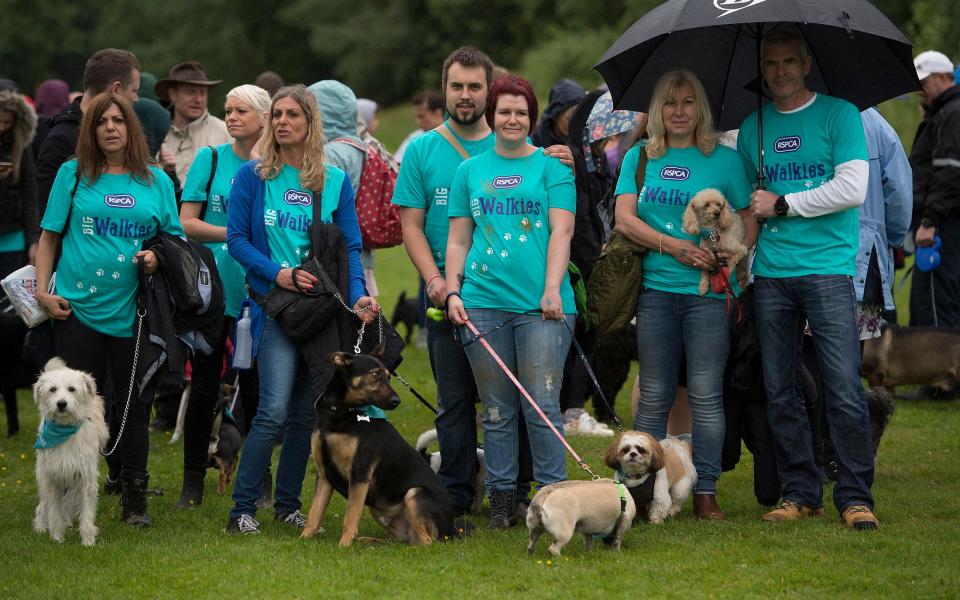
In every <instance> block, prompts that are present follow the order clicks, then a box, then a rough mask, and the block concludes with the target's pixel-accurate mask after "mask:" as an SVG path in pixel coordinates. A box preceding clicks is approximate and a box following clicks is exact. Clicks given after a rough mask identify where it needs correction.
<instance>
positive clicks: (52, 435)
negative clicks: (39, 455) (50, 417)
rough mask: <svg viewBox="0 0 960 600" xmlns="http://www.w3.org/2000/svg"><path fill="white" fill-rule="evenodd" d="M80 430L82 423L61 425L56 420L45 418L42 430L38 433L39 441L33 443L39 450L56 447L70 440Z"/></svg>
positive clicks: (41, 426)
mask: <svg viewBox="0 0 960 600" xmlns="http://www.w3.org/2000/svg"><path fill="white" fill-rule="evenodd" d="M78 431H80V425H60V424H59V423H56V422H54V421H47V420H46V419H44V421H43V423H42V424H41V425H40V432H39V433H38V434H37V441H36V442H34V443H33V447H34V448H36V449H38V450H47V449H49V448H55V447H56V446H59V445H60V444H62V443H64V442H65V441H67V440H69V439H70V438H71V437H72V436H73V434H75V433H76V432H78Z"/></svg>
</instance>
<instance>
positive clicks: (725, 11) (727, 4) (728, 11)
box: [713, 0, 767, 19]
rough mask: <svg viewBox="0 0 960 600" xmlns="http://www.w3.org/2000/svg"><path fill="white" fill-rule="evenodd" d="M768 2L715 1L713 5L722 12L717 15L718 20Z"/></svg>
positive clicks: (742, 0)
mask: <svg viewBox="0 0 960 600" xmlns="http://www.w3.org/2000/svg"><path fill="white" fill-rule="evenodd" d="M766 1H767V0H713V5H714V6H715V7H716V8H717V10H719V11H720V14H719V15H717V18H718V19H719V18H720V17H725V16H727V15H732V14H733V13H735V12H739V11H741V10H743V9H745V8H750V7H751V6H756V5H757V4H761V3H763V2H766Z"/></svg>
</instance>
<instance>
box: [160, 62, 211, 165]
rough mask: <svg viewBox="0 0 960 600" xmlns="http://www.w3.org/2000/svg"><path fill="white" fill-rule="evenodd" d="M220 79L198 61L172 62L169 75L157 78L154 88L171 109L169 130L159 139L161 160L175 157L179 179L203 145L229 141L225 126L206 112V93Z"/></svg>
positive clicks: (166, 160)
mask: <svg viewBox="0 0 960 600" xmlns="http://www.w3.org/2000/svg"><path fill="white" fill-rule="evenodd" d="M222 81H223V80H222V79H210V78H209V77H207V74H206V73H205V72H204V70H203V65H202V64H200V63H199V62H198V61H195V60H190V61H187V62H182V63H180V64H178V65H174V67H173V68H172V69H170V75H169V76H168V77H166V78H164V79H161V80H159V81H157V84H156V85H155V86H154V88H153V89H154V91H156V92H157V97H158V98H159V99H160V100H169V101H170V107H171V109H172V111H173V120H172V122H171V124H170V131H169V132H167V137H166V138H164V140H163V146H162V148H161V150H160V152H161V160H162V161H163V162H165V163H167V162H168V161H169V160H170V159H171V158H172V159H173V160H176V172H177V177H179V179H180V182H181V183H182V182H184V181H186V180H187V171H189V170H190V165H191V164H193V158H194V157H195V156H196V155H197V151H198V150H199V149H200V148H203V147H204V146H218V145H220V144H226V143H227V142H229V141H230V135H229V134H228V133H227V126H226V124H224V122H223V121H221V120H220V119H218V118H217V117H214V116H213V115H211V114H210V113H209V112H207V95H208V93H209V91H210V89H211V88H212V87H214V86H216V85H218V84H219V83H221V82H222Z"/></svg>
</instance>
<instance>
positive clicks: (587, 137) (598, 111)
mask: <svg viewBox="0 0 960 600" xmlns="http://www.w3.org/2000/svg"><path fill="white" fill-rule="evenodd" d="M639 116H640V115H639V114H638V113H636V112H634V111H632V110H614V108H613V100H611V98H610V92H606V93H604V94H603V95H602V96H600V97H599V98H597V102H596V104H594V105H593V109H591V110H590V116H589V117H587V126H586V127H584V128H583V145H584V146H589V145H590V144H592V143H594V142H595V141H597V140H602V139H604V138H608V137H610V136H612V135H618V134H621V133H626V132H627V131H630V130H631V129H635V128H636V127H637V126H638V125H639V124H640V120H639V118H638V117H639Z"/></svg>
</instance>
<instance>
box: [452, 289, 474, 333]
mask: <svg viewBox="0 0 960 600" xmlns="http://www.w3.org/2000/svg"><path fill="white" fill-rule="evenodd" d="M446 304H447V318H448V319H450V321H451V322H452V323H453V324H454V325H466V323H467V321H469V320H470V319H469V317H467V309H466V308H464V306H463V298H461V297H460V292H447V300H446Z"/></svg>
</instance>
